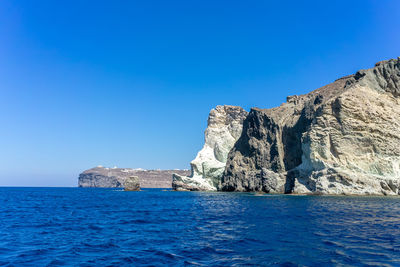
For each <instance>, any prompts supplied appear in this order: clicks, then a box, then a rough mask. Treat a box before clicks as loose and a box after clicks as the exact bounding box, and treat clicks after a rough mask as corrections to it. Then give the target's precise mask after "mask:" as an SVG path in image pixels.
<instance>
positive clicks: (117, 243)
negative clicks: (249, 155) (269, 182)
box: [0, 188, 400, 266]
mask: <svg viewBox="0 0 400 267" xmlns="http://www.w3.org/2000/svg"><path fill="white" fill-rule="evenodd" d="M191 264H193V265H204V266H210V265H212V266H219V265H229V266H230V265H238V266H241V265H256V266H258V265H278V266H279V265H284V266H296V265H306V266H321V265H325V266H329V265H371V266H376V265H393V266H396V265H397V266H400V198H395V197H322V196H288V195H272V196H271V195H257V194H249V193H204V192H172V191H161V190H154V189H153V190H150V189H148V190H144V191H142V192H124V191H121V190H112V189H89V188H0V265H1V266H3V265H5V266H7V265H9V266H25V265H32V266H45V265H49V266H62V265H75V266H76V265H80V266H104V265H107V266H110V265H116V266H121V265H122V266H123V265H129V266H131V265H132V266H138V265H155V266H157V265H173V266H180V265H191Z"/></svg>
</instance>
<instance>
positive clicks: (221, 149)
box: [172, 105, 247, 191]
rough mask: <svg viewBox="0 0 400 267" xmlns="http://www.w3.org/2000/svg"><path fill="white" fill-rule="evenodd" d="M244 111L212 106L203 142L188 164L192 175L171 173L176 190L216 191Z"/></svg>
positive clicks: (241, 123) (237, 134) (236, 136)
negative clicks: (213, 107)
mask: <svg viewBox="0 0 400 267" xmlns="http://www.w3.org/2000/svg"><path fill="white" fill-rule="evenodd" d="M246 116H247V112H246V111H245V110H244V109H243V108H241V107H235V106H228V105H225V106H217V107H216V108H215V109H212V110H211V112H210V114H209V117H208V123H207V129H206V131H205V143H204V146H203V148H202V149H201V150H200V151H199V152H198V154H197V156H196V158H195V159H194V160H193V161H192V162H191V163H190V165H191V171H192V173H191V175H190V176H189V177H188V176H184V175H180V174H177V173H176V174H174V175H173V181H172V187H173V188H174V189H175V190H191V191H198V190H199V191H213V190H217V188H218V186H219V183H220V181H221V176H222V174H223V172H224V169H225V164H226V160H227V157H228V153H229V151H230V150H231V149H232V147H233V145H234V143H235V142H236V140H237V139H238V138H239V136H240V134H241V132H242V125H243V120H244V119H245V117H246Z"/></svg>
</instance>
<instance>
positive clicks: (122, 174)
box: [78, 167, 190, 188]
mask: <svg viewBox="0 0 400 267" xmlns="http://www.w3.org/2000/svg"><path fill="white" fill-rule="evenodd" d="M172 173H179V174H181V175H188V174H189V173H190V171H189V170H143V169H128V168H104V167H95V168H92V169H89V170H86V171H84V172H82V173H81V174H80V175H79V179H78V186H79V187H110V188H113V187H124V183H125V181H126V180H127V179H128V178H129V177H131V176H137V177H138V178H139V182H140V186H141V187H142V188H171V183H172Z"/></svg>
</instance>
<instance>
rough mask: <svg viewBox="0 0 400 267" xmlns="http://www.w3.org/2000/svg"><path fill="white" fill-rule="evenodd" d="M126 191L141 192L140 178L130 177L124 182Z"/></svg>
mask: <svg viewBox="0 0 400 267" xmlns="http://www.w3.org/2000/svg"><path fill="white" fill-rule="evenodd" d="M124 190H125V191H140V182H139V177H137V176H129V177H127V178H126V179H125V181H124Z"/></svg>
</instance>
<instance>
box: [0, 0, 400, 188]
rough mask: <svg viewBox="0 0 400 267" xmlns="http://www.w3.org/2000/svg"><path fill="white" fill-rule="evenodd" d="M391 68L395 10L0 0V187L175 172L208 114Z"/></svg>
mask: <svg viewBox="0 0 400 267" xmlns="http://www.w3.org/2000/svg"><path fill="white" fill-rule="evenodd" d="M398 56H400V1H397V0H393V1H389V0H382V1H377V0H374V1H367V0H362V1H350V0H346V1H319V0H318V1H256V0H255V1H215V0H213V1H208V0H201V1H175V0H170V1H152V0H146V1H115V0H113V1H99V0H97V1H82V0H79V1H75V0H69V1H53V0H51V1H50V0H48V1H40V0H37V1H30V0H29V1H28V0H27V1H22V0H21V1H18V0H16V1H14V0H2V1H0V186H10V185H15V186H75V185H76V184H77V176H78V174H79V173H80V172H81V171H83V170H85V169H88V168H91V167H94V166H97V165H103V166H109V167H113V166H118V167H132V168H139V167H140V168H152V169H158V168H159V169H175V168H189V162H190V161H191V160H192V159H193V158H194V157H195V155H196V153H197V151H198V150H199V149H200V148H201V147H202V144H203V139H204V137H203V132H204V129H205V127H206V123H207V122H206V120H207V116H208V113H209V111H210V109H211V108H213V107H215V106H216V105H222V104H230V105H239V106H242V107H244V108H245V109H247V110H249V109H250V108H251V107H260V108H270V107H274V106H277V105H280V104H281V103H282V102H284V101H285V98H286V96H287V95H293V94H302V93H306V92H309V91H311V90H313V89H316V88H318V87H320V86H323V85H325V84H327V83H330V82H332V81H334V80H335V79H336V78H339V77H341V76H344V75H348V74H352V73H354V72H355V71H357V70H358V69H362V68H369V67H372V66H373V65H374V63H375V62H377V61H380V60H384V59H389V58H395V57H398Z"/></svg>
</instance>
